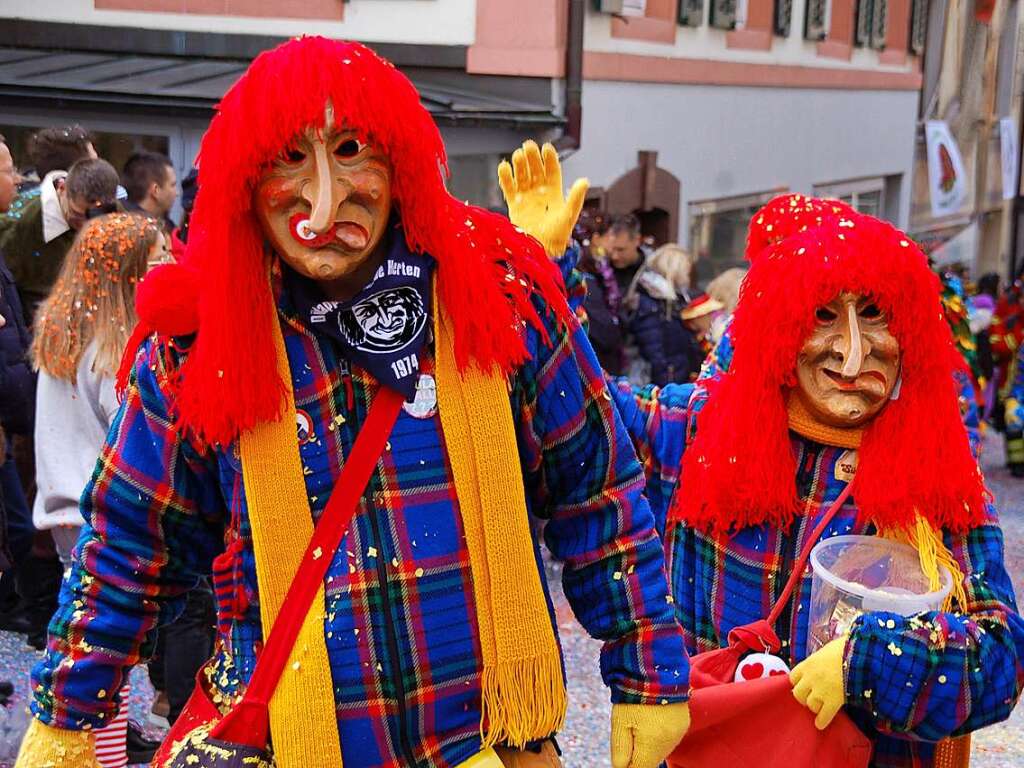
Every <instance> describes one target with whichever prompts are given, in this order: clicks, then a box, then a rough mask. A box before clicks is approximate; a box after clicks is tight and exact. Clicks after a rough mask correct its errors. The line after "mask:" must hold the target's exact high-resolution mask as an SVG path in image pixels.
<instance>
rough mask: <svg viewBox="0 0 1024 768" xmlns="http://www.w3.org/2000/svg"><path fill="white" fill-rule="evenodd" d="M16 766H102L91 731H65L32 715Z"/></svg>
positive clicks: (85, 767) (78, 767) (42, 767)
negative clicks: (98, 760) (97, 757)
mask: <svg viewBox="0 0 1024 768" xmlns="http://www.w3.org/2000/svg"><path fill="white" fill-rule="evenodd" d="M14 768H100V764H99V763H98V762H96V736H95V735H94V734H93V733H92V731H66V730H64V729H62V728H54V727H53V726H52V725H45V724H44V723H42V722H40V721H39V720H36V719H35V718H34V717H33V718H32V722H31V723H30V724H29V726H28V730H27V731H25V738H24V739H23V740H22V742H21V749H20V750H19V751H18V760H17V762H16V763H15V764H14Z"/></svg>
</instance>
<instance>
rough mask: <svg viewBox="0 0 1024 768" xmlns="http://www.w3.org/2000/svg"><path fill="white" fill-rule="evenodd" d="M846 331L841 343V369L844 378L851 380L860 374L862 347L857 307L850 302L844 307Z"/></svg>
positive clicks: (862, 357)
mask: <svg viewBox="0 0 1024 768" xmlns="http://www.w3.org/2000/svg"><path fill="white" fill-rule="evenodd" d="M846 319H847V323H846V329H845V331H844V338H843V342H842V351H843V368H842V371H841V373H842V374H843V376H844V377H845V378H848V379H852V378H853V377H854V376H856V375H857V374H858V373H860V369H861V367H862V366H863V365H864V347H863V345H862V343H861V337H860V321H859V320H858V318H857V305H856V304H854V303H853V302H850V303H849V304H847V305H846Z"/></svg>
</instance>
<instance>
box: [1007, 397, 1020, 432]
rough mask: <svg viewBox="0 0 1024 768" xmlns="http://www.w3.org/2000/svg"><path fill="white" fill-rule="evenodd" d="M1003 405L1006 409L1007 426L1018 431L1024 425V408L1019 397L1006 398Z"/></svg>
mask: <svg viewBox="0 0 1024 768" xmlns="http://www.w3.org/2000/svg"><path fill="white" fill-rule="evenodd" d="M1003 407H1004V408H1005V409H1006V412H1005V415H1006V426H1007V427H1008V428H1009V429H1011V430H1014V431H1016V430H1018V429H1020V428H1021V427H1022V426H1024V408H1021V407H1020V403H1019V402H1018V401H1017V398H1015V397H1008V398H1006V403H1005V405H1004V406H1003Z"/></svg>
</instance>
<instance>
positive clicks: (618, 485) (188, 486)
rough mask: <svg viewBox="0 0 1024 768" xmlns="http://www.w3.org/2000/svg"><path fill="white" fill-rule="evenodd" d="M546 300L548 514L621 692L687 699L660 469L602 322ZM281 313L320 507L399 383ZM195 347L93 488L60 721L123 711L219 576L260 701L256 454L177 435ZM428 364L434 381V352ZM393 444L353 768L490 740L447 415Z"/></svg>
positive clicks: (355, 656) (533, 496)
mask: <svg viewBox="0 0 1024 768" xmlns="http://www.w3.org/2000/svg"><path fill="white" fill-rule="evenodd" d="M539 309H541V310H542V316H543V317H545V322H546V323H547V328H546V331H547V333H548V334H549V335H550V339H549V343H545V342H543V341H542V338H541V335H540V334H539V333H538V332H537V331H536V330H534V329H530V330H528V331H527V333H528V339H527V341H528V348H529V350H530V352H531V356H530V359H529V360H528V361H527V362H525V363H524V364H523V365H522V366H521V367H520V368H519V369H518V370H517V371H516V372H515V373H514V375H513V376H512V378H511V382H510V384H511V387H510V395H509V399H510V407H511V408H512V410H513V415H514V419H515V422H516V429H517V439H518V444H519V454H520V455H519V458H520V462H521V464H522V470H523V484H524V487H525V489H526V496H527V499H528V504H529V506H530V508H531V511H532V512H533V513H534V514H535V515H537V516H539V517H541V518H545V519H546V520H547V525H546V527H545V529H544V536H545V540H546V543H547V546H548V547H549V548H550V550H551V552H552V553H553V554H554V555H555V556H556V557H557V558H559V559H561V560H563V561H564V563H565V567H564V571H563V582H564V587H565V593H566V595H567V597H568V600H569V602H570V604H571V606H572V608H573V610H574V612H575V614H576V617H577V618H578V619H579V621H580V622H581V623H582V624H583V626H584V627H585V628H586V629H587V631H588V632H589V633H590V634H591V635H592V636H593V637H595V638H599V639H601V640H603V641H604V645H603V649H602V653H601V672H602V675H603V678H604V680H605V683H606V684H607V685H608V686H609V688H610V689H611V698H612V700H613V701H614V702H628V703H642V704H645V703H649V704H654V703H659V702H666V701H672V702H675V701H683V700H685V699H686V695H687V690H688V666H687V661H686V655H685V652H684V650H683V639H682V635H681V632H680V628H679V625H678V624H677V623H676V621H675V615H674V613H673V609H672V606H671V604H670V598H669V596H668V585H667V581H666V575H665V570H664V560H663V555H662V548H661V544H660V541H659V539H658V536H657V534H656V532H655V530H654V519H653V517H652V516H651V511H650V507H649V506H648V503H647V501H646V500H645V498H644V497H643V495H642V494H643V487H644V476H643V471H642V468H641V466H640V464H639V463H638V462H637V459H636V455H635V453H634V451H633V448H632V445H631V443H630V440H629V437H628V435H627V433H626V431H625V428H624V427H623V424H622V422H621V420H620V419H619V417H618V415H617V413H616V411H615V408H614V406H613V405H612V402H611V397H610V395H609V393H608V389H607V387H606V385H605V383H604V380H603V377H602V375H601V370H600V367H599V366H598V363H597V360H596V358H595V356H594V353H593V351H592V349H591V347H590V345H589V343H588V342H587V340H586V336H585V334H584V332H583V330H582V329H581V328H580V326H579V324H578V323H577V322H576V321H575V320H572V321H571V322H570V324H569V325H568V327H567V328H564V329H558V328H557V327H556V324H555V323H554V322H553V320H552V319H551V314H550V313H548V312H545V311H543V310H545V308H544V307H539ZM279 318H280V323H281V328H282V331H283V334H284V339H285V346H286V349H287V354H288V360H289V363H290V367H291V371H292V383H293V386H294V390H295V401H296V407H297V409H298V411H299V414H298V415H299V418H300V422H301V423H300V425H299V429H298V434H297V439H298V440H299V441H300V443H301V447H300V454H301V458H302V462H303V464H304V467H305V469H304V472H305V480H306V487H307V491H308V494H309V500H310V506H311V508H312V510H313V514H314V517H316V516H318V515H319V514H320V513H321V512H322V510H323V508H324V506H325V504H326V502H327V499H328V496H329V495H330V492H331V489H332V487H333V484H334V481H335V478H336V477H337V475H338V473H339V467H340V466H341V465H342V463H343V461H344V458H345V456H346V455H347V454H348V452H349V450H350V449H351V447H352V444H353V442H354V440H355V437H356V435H357V433H358V432H359V429H360V425H361V424H362V423H363V421H364V419H365V417H366V413H367V409H368V406H369V403H370V402H371V401H372V400H373V398H374V396H375V394H376V392H377V390H378V387H379V385H378V384H377V382H376V381H374V380H373V379H372V378H371V377H370V376H369V375H368V374H367V373H366V372H364V371H363V370H361V369H359V368H353V369H350V368H349V366H348V364H347V362H346V361H345V360H344V359H341V358H340V357H339V353H338V348H337V347H336V345H335V343H334V342H333V341H332V340H331V339H330V338H328V337H326V336H321V335H319V334H317V333H314V332H312V331H311V330H310V329H308V328H306V327H305V326H303V325H302V324H301V323H300V322H298V320H297V319H296V318H295V317H294V315H293V311H292V309H291V307H290V306H289V302H288V299H287V296H283V297H282V300H281V302H280V303H279ZM240 332H244V331H243V330H242V329H240ZM176 347H177V345H175V344H173V343H170V344H164V343H157V342H155V341H154V340H150V341H149V342H147V343H146V345H145V346H144V347H143V348H142V349H141V351H140V353H139V355H138V358H137V361H136V366H135V372H134V380H133V383H132V385H131V387H130V389H129V391H128V393H127V396H126V397H125V400H124V403H123V405H122V407H121V410H120V412H119V413H118V415H117V417H116V419H115V421H114V424H113V426H112V428H111V431H110V434H109V436H108V438H107V442H106V445H105V446H104V448H103V452H102V456H101V457H100V460H99V462H98V464H97V467H96V471H95V474H94V476H93V478H92V481H91V482H90V484H89V486H88V487H87V488H86V490H85V493H84V495H83V497H82V509H83V513H84V516H85V518H86V519H87V521H88V523H87V525H86V526H85V527H84V528H83V532H82V536H81V539H80V540H79V542H78V546H77V547H76V550H75V558H74V565H73V567H72V569H71V572H70V576H69V577H68V578H67V579H66V581H65V583H64V586H63V589H62V592H61V598H60V607H59V608H58V610H57V612H56V614H55V616H54V618H53V620H52V622H51V624H50V638H49V643H48V648H47V651H46V655H45V657H44V659H43V660H42V661H41V662H40V663H39V665H38V666H37V667H36V669H35V671H34V675H33V680H34V693H35V700H34V702H33V711H34V713H35V715H36V716H37V717H39V718H40V719H41V720H42V721H43V722H46V723H52V724H55V725H57V726H59V727H61V728H71V729H82V728H87V727H98V726H101V725H103V724H104V723H105V722H108V721H109V720H110V718H111V717H112V716H113V714H114V712H115V709H116V704H115V700H116V698H117V697H116V692H117V691H118V690H119V688H120V686H121V683H122V681H123V679H124V674H125V670H126V669H127V668H129V667H130V666H132V665H133V664H136V663H138V662H139V661H141V660H143V659H144V658H145V657H146V655H147V652H148V650H149V647H150V641H152V639H153V630H154V628H155V627H156V626H157V625H158V624H159V623H162V622H167V621H169V620H171V619H172V618H173V617H174V616H175V615H176V614H177V613H178V612H179V610H180V608H181V605H182V596H183V595H184V593H185V592H186V591H187V590H188V589H189V588H190V587H191V586H192V585H194V584H195V583H196V579H197V577H198V576H199V575H200V574H205V573H209V572H210V571H211V569H212V570H213V571H214V575H215V580H216V583H217V597H218V615H219V625H220V626H219V630H218V638H217V643H216V650H215V656H214V659H213V660H212V663H211V665H210V668H209V670H208V678H209V680H210V683H211V685H212V686H213V692H214V694H215V696H216V695H230V694H234V693H237V692H239V691H240V690H241V689H242V688H243V687H244V685H245V682H246V681H247V680H248V678H249V676H250V674H251V673H252V670H253V666H254V663H255V661H256V658H257V652H258V649H259V648H260V644H261V640H262V633H261V627H260V620H259V591H258V589H257V584H256V574H255V566H254V560H253V550H252V542H251V537H250V529H249V520H248V511H247V507H246V498H245V489H244V488H243V481H242V473H241V464H240V461H239V458H238V451H237V448H236V447H235V446H229V447H227V448H225V449H222V450H216V451H210V452H203V451H201V450H199V449H198V448H197V447H196V446H195V445H193V444H192V443H191V442H189V441H188V440H185V439H182V437H181V436H180V435H179V434H178V433H177V432H175V431H174V430H173V429H172V427H171V419H170V417H169V399H168V394H167V392H168V390H167V386H166V375H167V370H168V367H169V365H173V364H174V361H175V359H180V355H181V354H187V352H186V351H184V350H182V349H177V348H176ZM423 358H424V359H423V360H422V361H421V368H422V369H423V370H428V371H429V370H430V369H431V366H432V364H433V363H432V352H431V351H430V349H429V347H428V349H427V351H426V352H424V354H423ZM390 442H391V447H392V449H391V450H390V451H388V452H386V454H385V455H384V456H383V457H382V458H381V460H380V463H379V464H378V467H377V469H376V471H375V473H374V475H373V477H372V479H371V481H370V484H369V487H368V488H367V491H366V492H365V494H364V496H363V498H362V500H361V502H360V507H359V509H358V511H357V514H356V516H355V519H354V521H353V524H352V527H351V529H350V531H349V533H348V534H347V536H346V538H345V539H344V540H343V542H342V545H341V547H340V548H339V550H338V551H337V552H336V553H335V556H334V559H333V562H332V565H331V568H330V571H329V573H328V576H327V578H326V580H325V589H326V602H327V605H326V621H325V626H324V633H325V638H326V644H327V650H328V655H329V658H330V663H331V672H332V675H333V679H334V686H335V697H336V702H337V713H338V728H339V733H340V737H341V738H340V740H341V746H342V753H343V758H344V761H345V765H346V766H352V767H353V768H357V767H362V766H365V767H370V766H398V765H416V766H423V767H429V768H447V767H448V766H453V765H456V764H458V763H460V762H461V761H463V760H465V759H467V758H468V757H470V756H471V755H472V754H473V753H474V752H476V751H478V750H479V748H480V682H479V679H480V672H481V667H482V661H481V654H480V649H479V645H478V642H477V629H476V607H475V605H474V593H473V589H472V584H471V573H470V566H469V556H468V552H467V549H466V546H465V541H464V536H463V533H462V521H461V517H460V514H459V503H458V499H457V498H456V495H455V485H454V482H453V478H452V472H451V467H450V465H449V461H448V457H447V455H446V453H445V447H444V441H443V435H442V431H441V422H440V419H439V417H438V416H437V414H436V413H435V414H434V415H433V416H428V417H427V418H415V417H413V416H412V415H410V414H409V413H406V412H404V411H403V412H401V413H400V415H399V418H398V421H397V423H396V425H395V428H394V431H393V433H392V436H391V441H390ZM537 567H538V568H540V567H541V560H540V554H539V550H538V555H537ZM542 581H543V578H542ZM556 629H557V627H556Z"/></svg>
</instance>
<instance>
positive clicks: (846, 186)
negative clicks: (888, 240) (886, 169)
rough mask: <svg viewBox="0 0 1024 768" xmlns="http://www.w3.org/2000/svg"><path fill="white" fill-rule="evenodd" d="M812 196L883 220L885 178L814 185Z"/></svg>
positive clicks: (877, 177) (878, 177)
mask: <svg viewBox="0 0 1024 768" xmlns="http://www.w3.org/2000/svg"><path fill="white" fill-rule="evenodd" d="M814 195H815V197H832V198H835V199H836V200H842V201H843V202H844V203H846V204H848V205H850V206H852V207H853V208H855V209H856V210H857V211H860V212H861V213H866V214H867V215H868V216H874V217H876V218H885V213H886V211H885V178H884V177H882V176H876V177H874V178H870V179H856V180H853V181H837V182H832V183H829V184H816V185H815V187H814Z"/></svg>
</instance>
